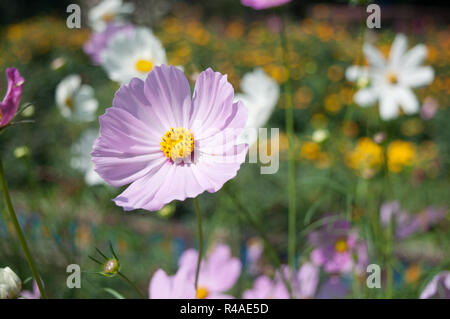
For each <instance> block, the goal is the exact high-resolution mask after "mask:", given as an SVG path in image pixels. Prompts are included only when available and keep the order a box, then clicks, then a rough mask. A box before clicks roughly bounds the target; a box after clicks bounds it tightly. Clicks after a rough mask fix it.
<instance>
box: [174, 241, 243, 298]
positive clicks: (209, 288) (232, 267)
mask: <svg viewBox="0 0 450 319" xmlns="http://www.w3.org/2000/svg"><path fill="white" fill-rule="evenodd" d="M197 257H198V252H197V251H196V250H195V249H188V250H186V251H185V252H184V253H183V254H182V255H181V257H180V260H179V261H178V264H179V266H180V268H186V269H190V277H191V280H192V282H194V280H195V271H196V266H197ZM241 267H242V265H241V262H240V261H239V259H237V258H233V257H232V256H231V250H230V247H228V246H227V245H224V244H217V245H216V246H215V247H214V248H213V250H212V251H211V253H210V254H209V255H208V257H207V258H206V259H205V260H203V261H202V263H201V265H200V273H199V276H198V288H197V293H196V297H197V298H198V299H205V298H207V299H229V298H233V297H232V296H230V295H227V294H225V292H226V291H228V290H230V289H231V288H232V287H233V286H234V284H235V283H236V281H237V280H238V279H239V276H240V274H241Z"/></svg>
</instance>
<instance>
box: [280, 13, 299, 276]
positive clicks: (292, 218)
mask: <svg viewBox="0 0 450 319" xmlns="http://www.w3.org/2000/svg"><path fill="white" fill-rule="evenodd" d="M280 40H281V48H282V50H283V64H284V69H285V72H286V74H287V75H286V82H285V84H284V92H285V102H286V111H285V121H286V133H287V138H288V156H289V160H288V264H289V265H290V266H291V268H292V269H295V247H296V238H295V237H296V235H295V234H296V226H295V224H296V213H295V153H294V107H293V103H292V83H291V76H290V74H289V73H290V72H289V65H288V48H287V36H286V19H284V16H283V23H282V29H281V33H280Z"/></svg>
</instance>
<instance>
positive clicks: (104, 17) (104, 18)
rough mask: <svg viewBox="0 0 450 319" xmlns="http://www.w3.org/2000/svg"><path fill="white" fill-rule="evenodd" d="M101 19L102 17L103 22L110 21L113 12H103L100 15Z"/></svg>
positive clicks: (112, 17)
mask: <svg viewBox="0 0 450 319" xmlns="http://www.w3.org/2000/svg"><path fill="white" fill-rule="evenodd" d="M102 19H103V21H105V22H111V21H112V20H113V19H114V14H113V13H109V12H108V13H105V14H104V15H103V16H102Z"/></svg>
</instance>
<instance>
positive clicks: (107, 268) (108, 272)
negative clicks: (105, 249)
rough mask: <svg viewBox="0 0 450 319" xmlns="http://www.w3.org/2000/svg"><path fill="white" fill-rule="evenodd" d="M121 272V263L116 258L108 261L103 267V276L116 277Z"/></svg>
mask: <svg viewBox="0 0 450 319" xmlns="http://www.w3.org/2000/svg"><path fill="white" fill-rule="evenodd" d="M119 271H120V265H119V261H118V260H117V259H116V258H111V259H108V260H107V261H106V262H105V264H104V265H103V272H102V274H103V275H105V276H107V277H114V276H115V275H117V273H118V272H119Z"/></svg>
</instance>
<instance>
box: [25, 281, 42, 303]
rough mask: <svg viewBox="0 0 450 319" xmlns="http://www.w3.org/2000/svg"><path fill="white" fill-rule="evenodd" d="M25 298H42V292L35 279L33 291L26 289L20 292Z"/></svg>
mask: <svg viewBox="0 0 450 319" xmlns="http://www.w3.org/2000/svg"><path fill="white" fill-rule="evenodd" d="M20 296H22V297H23V298H24V299H41V293H40V291H39V287H38V285H37V283H36V281H33V291H30V290H24V291H22V292H21V293H20Z"/></svg>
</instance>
